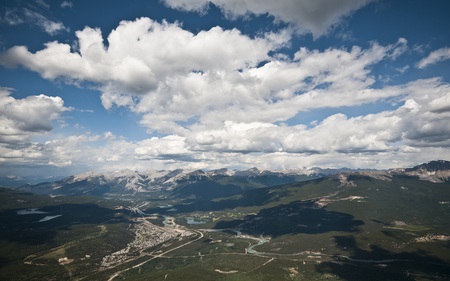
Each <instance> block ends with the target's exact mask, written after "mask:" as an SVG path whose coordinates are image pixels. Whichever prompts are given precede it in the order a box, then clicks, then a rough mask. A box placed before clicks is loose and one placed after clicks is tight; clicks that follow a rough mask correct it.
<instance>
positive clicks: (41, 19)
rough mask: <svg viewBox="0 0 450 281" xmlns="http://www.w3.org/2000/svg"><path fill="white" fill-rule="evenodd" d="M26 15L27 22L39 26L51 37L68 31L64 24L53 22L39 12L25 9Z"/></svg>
mask: <svg viewBox="0 0 450 281" xmlns="http://www.w3.org/2000/svg"><path fill="white" fill-rule="evenodd" d="M23 10H24V15H25V17H26V18H27V21H28V22H30V23H32V24H35V25H37V26H39V27H40V28H41V29H42V30H44V31H45V32H47V33H48V34H50V35H55V34H57V33H58V32H60V31H64V30H67V28H66V27H65V26H64V24H63V23H62V22H56V21H52V20H50V19H48V18H46V17H45V16H44V15H42V14H41V13H39V12H36V11H33V10H30V9H27V8H24V9H23Z"/></svg>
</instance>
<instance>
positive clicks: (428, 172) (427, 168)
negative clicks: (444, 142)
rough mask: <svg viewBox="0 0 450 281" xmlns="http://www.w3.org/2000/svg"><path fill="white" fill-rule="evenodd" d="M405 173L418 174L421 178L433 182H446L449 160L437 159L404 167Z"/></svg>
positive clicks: (448, 174)
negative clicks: (411, 166) (407, 167)
mask: <svg viewBox="0 0 450 281" xmlns="http://www.w3.org/2000/svg"><path fill="white" fill-rule="evenodd" d="M405 174H407V175H409V176H418V177H419V178H420V179H421V180H428V181H431V182H435V183H440V182H446V181H448V180H449V179H450V161H445V160H437V161H431V162H428V163H424V164H421V165H418V166H415V167H413V168H410V169H405Z"/></svg>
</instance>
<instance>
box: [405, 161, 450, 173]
mask: <svg viewBox="0 0 450 281" xmlns="http://www.w3.org/2000/svg"><path fill="white" fill-rule="evenodd" d="M446 170H450V161H445V160H436V161H430V162H428V163H424V164H421V165H417V166H415V167H413V168H409V169H405V171H429V172H435V171H446Z"/></svg>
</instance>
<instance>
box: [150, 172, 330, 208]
mask: <svg viewBox="0 0 450 281" xmlns="http://www.w3.org/2000/svg"><path fill="white" fill-rule="evenodd" d="M321 180H322V179H319V180H317V181H321ZM303 184H306V182H305V183H303V182H302V183H296V184H295V188H302V186H303ZM202 188H203V187H202ZM205 188H206V187H205ZM291 193H292V192H291V191H289V190H287V189H285V188H283V187H281V188H276V187H275V188H274V187H264V188H257V189H251V190H246V191H243V192H241V193H239V194H236V195H234V196H231V197H226V198H217V197H216V199H213V200H210V199H209V198H208V199H206V198H207V197H202V196H200V197H196V198H195V199H189V198H188V199H185V200H184V201H183V202H182V203H181V204H177V205H174V206H173V209H175V210H176V211H173V210H167V209H166V210H164V209H161V208H153V209H147V210H146V211H145V212H147V213H159V214H177V213H191V212H209V211H221V210H226V209H233V208H237V207H252V206H263V205H266V204H268V203H270V202H274V201H279V200H280V199H281V200H282V199H283V198H288V197H289V195H290V194H291ZM187 194H189V193H187V192H186V195H187ZM185 197H188V196H185Z"/></svg>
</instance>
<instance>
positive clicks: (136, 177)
mask: <svg viewBox="0 0 450 281" xmlns="http://www.w3.org/2000/svg"><path fill="white" fill-rule="evenodd" d="M351 174H362V175H366V176H369V177H372V178H376V179H384V180H389V178H390V177H392V175H404V176H413V177H419V178H420V179H422V180H427V181H431V182H445V181H448V180H449V178H450V162H449V161H444V160H438V161H431V162H429V163H425V164H422V165H418V166H415V167H413V168H408V169H395V170H385V171H379V170H360V169H358V170H352V169H348V168H343V169H321V168H316V167H314V168H302V169H295V170H282V171H269V170H260V169H258V168H251V169H248V170H244V171H236V170H229V169H226V168H224V169H218V170H211V171H203V170H182V169H177V170H159V171H157V170H149V171H145V172H137V171H132V170H129V169H126V170H121V171H116V172H109V173H96V172H87V173H83V174H79V175H73V176H70V177H67V178H64V179H61V180H58V181H51V182H44V183H39V184H27V185H23V186H21V187H19V189H20V190H23V191H28V192H33V193H37V194H51V195H94V196H114V195H116V196H121V195H126V194H128V195H133V194H134V195H135V194H139V193H146V192H147V193H148V192H153V193H155V192H165V195H164V196H167V193H170V196H171V197H182V198H202V199H212V198H216V197H224V196H232V195H235V194H239V193H241V192H242V191H245V190H250V189H255V188H261V187H268V186H277V185H284V184H290V183H294V182H301V181H307V180H312V179H317V178H323V177H327V176H333V175H340V176H338V178H339V179H340V180H341V181H342V184H344V185H351V181H348V180H347V176H346V175H351ZM4 185H6V186H8V185H7V184H4ZM159 195H161V194H159Z"/></svg>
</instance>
